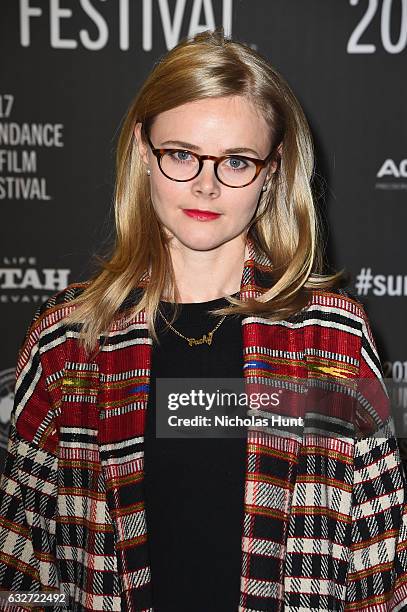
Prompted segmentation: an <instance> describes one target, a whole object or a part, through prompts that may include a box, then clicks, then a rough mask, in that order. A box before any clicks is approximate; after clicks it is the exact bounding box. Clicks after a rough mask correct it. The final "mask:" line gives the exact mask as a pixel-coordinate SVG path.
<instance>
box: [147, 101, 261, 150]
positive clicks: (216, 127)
mask: <svg viewBox="0 0 407 612" xmlns="http://www.w3.org/2000/svg"><path fill="white" fill-rule="evenodd" d="M270 131H271V129H270V126H269V125H268V124H267V122H266V120H265V118H264V117H263V116H262V114H261V112H260V111H259V110H258V108H257V107H256V106H255V104H254V103H253V101H251V100H250V99H248V98H246V97H243V96H228V97H219V98H207V99H204V100H196V101H194V102H187V103H186V104H182V105H180V106H177V107H176V108H172V109H171V110H168V111H165V112H163V113H160V114H159V115H157V117H156V118H155V121H154V123H153V126H152V130H151V133H152V135H153V136H154V138H156V139H159V140H162V141H164V140H170V139H176V140H185V141H188V142H191V143H195V144H196V145H197V146H199V147H205V146H211V147H212V148H213V147H214V146H217V145H219V146H221V147H233V146H243V145H247V146H253V145H256V146H257V147H258V148H264V149H267V148H268V146H269V145H270V140H271V135H270ZM156 146H157V145H156Z"/></svg>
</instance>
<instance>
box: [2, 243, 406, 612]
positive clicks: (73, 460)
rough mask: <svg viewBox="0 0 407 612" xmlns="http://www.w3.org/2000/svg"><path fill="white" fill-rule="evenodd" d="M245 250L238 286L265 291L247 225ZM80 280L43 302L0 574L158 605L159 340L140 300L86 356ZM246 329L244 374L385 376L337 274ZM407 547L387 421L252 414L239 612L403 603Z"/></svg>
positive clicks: (401, 487) (29, 340)
mask: <svg viewBox="0 0 407 612" xmlns="http://www.w3.org/2000/svg"><path fill="white" fill-rule="evenodd" d="M248 252H249V257H248V258H247V259H246V261H245V265H244V271H243V276H242V282H241V299H246V298H247V297H250V296H258V295H260V294H261V293H262V292H264V289H265V286H266V285H265V284H267V268H268V266H269V265H270V262H268V261H267V260H265V259H264V258H262V257H260V256H258V255H257V254H256V253H255V251H254V248H253V244H252V243H251V242H250V241H249V251H248ZM85 286H86V283H82V284H71V285H69V286H68V287H67V288H66V289H64V290H63V291H60V292H59V293H57V294H55V295H54V296H52V297H51V298H50V299H49V300H48V301H47V302H46V303H45V304H43V305H42V306H41V307H40V308H39V309H38V310H37V312H36V314H35V316H34V319H33V321H32V323H31V325H30V327H29V329H28V331H27V334H26V337H25V340H24V342H23V345H22V347H21V349H20V353H19V358H18V363H17V369H16V388H15V403H14V408H13V412H12V419H11V426H10V439H9V445H8V453H7V460H6V465H5V471H4V473H3V476H2V479H1V483H0V590H14V591H35V592H36V591H59V590H61V591H63V592H65V593H67V594H69V596H70V605H69V608H68V609H69V610H73V611H78V612H79V611H91V610H92V611H97V610H106V611H112V610H123V611H128V612H142V611H143V612H152V611H153V606H152V599H151V571H150V566H149V559H148V544H147V538H148V534H147V529H146V520H145V507H144V499H143V432H144V424H145V417H146V408H147V400H148V390H149V382H150V380H149V373H150V363H151V351H152V341H151V338H150V337H149V334H148V329H147V324H146V317H145V314H144V311H143V312H141V313H139V314H138V315H137V316H135V317H133V318H132V319H131V321H130V322H128V323H126V324H123V322H120V320H119V319H117V320H115V321H114V322H113V323H112V325H111V328H110V329H109V330H108V331H107V332H106V333H105V335H104V337H103V339H104V341H105V342H104V344H103V346H102V348H101V351H100V352H99V353H98V355H97V356H96V357H95V358H92V359H89V358H87V357H86V355H85V354H84V352H83V351H82V349H81V348H80V346H79V343H78V341H77V338H78V329H77V328H75V326H69V327H68V326H66V325H64V323H63V317H64V316H65V315H66V314H67V313H68V312H69V311H70V309H71V308H72V306H71V305H70V301H71V300H72V298H73V297H74V296H75V295H77V294H78V293H79V292H81V291H83V289H84V287H85ZM139 291H140V288H135V290H133V291H132V292H131V293H130V294H129V296H128V298H127V299H126V300H125V302H123V304H122V307H121V309H120V310H123V311H126V312H127V311H128V309H129V308H131V306H132V305H133V304H134V303H135V302H136V300H137V296H139ZM127 314H128V312H127ZM242 338H243V352H244V355H243V356H244V370H243V376H244V377H245V381H247V384H248V385H256V384H257V383H260V384H267V381H271V380H273V379H275V378H278V377H279V378H280V379H285V380H287V381H290V380H291V379H292V377H298V378H301V379H304V378H309V377H311V376H312V377H315V378H316V379H318V378H319V379H320V380H329V379H330V378H332V377H334V378H335V377H336V378H338V377H339V378H341V379H345V380H346V381H352V380H354V379H357V378H358V377H359V378H363V379H376V380H377V381H380V380H381V379H382V370H381V366H380V361H379V358H378V355H377V351H376V347H375V343H374V340H373V338H372V334H371V331H370V327H369V322H368V319H367V317H366V314H365V312H364V309H363V307H362V305H361V304H360V303H359V302H358V301H357V300H356V299H355V298H354V297H351V296H350V295H349V294H348V293H346V292H344V291H342V290H334V291H328V290H325V291H320V290H318V291H316V290H314V291H313V292H312V297H311V300H310V303H309V305H308V306H307V307H306V308H305V309H303V310H302V311H301V312H300V313H299V314H298V315H296V316H295V317H294V318H293V319H292V320H288V321H281V322H270V321H269V320H267V319H265V318H262V317H259V316H256V317H252V316H246V317H243V318H242ZM364 408H365V409H366V411H367V412H369V401H368V399H366V398H365V401H364ZM186 459H187V458H186ZM276 462H279V463H280V466H283V468H284V470H285V474H286V478H285V479H284V480H281V478H279V477H278V475H274V467H273V466H274V465H276ZM179 503H180V504H182V499H180V500H179ZM406 547H407V513H406V484H405V478H404V474H403V470H402V467H401V463H400V457H399V451H398V447H397V443H396V439H395V438H394V436H393V434H392V431H391V428H390V427H389V424H385V425H384V426H383V431H382V433H381V435H379V436H368V437H364V438H362V439H360V438H358V437H357V436H355V437H345V436H341V437H339V436H338V437H335V436H322V437H319V436H317V435H314V434H312V433H305V434H304V435H303V436H295V435H293V436H279V435H275V434H274V433H273V432H272V431H271V430H256V429H255V428H250V427H249V428H248V434H247V453H246V479H245V501H244V523H243V527H242V540H241V579H240V605H239V609H238V611H236V612H266V611H267V612H269V611H270V612H271V611H278V610H288V611H290V612H299V611H308V610H365V611H372V612H373V611H375V612H378V611H384V610H407V584H406V577H407V558H406ZM197 554H199V551H197ZM219 579H220V580H221V579H222V578H221V576H220V577H219ZM2 605H3V608H1V609H7V610H11V611H13V610H30V609H32V608H30V607H23V606H20V607H19V606H11V605H8V607H5V604H4V603H3V604H1V602H0V606H2ZM36 609H39V608H36ZM40 609H42V608H40ZM45 609H46V608H44V610H45ZM191 612H193V611H191ZM208 612H209V611H208ZM225 612H233V611H225Z"/></svg>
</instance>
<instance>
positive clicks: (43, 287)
mask: <svg viewBox="0 0 407 612" xmlns="http://www.w3.org/2000/svg"><path fill="white" fill-rule="evenodd" d="M70 273H71V270H70V269H66V268H43V267H41V266H40V265H39V264H38V262H37V258H36V257H2V258H1V259H0V303H1V304H19V303H24V304H35V303H38V304H41V303H42V302H45V301H46V300H47V299H48V298H49V297H50V293H55V292H57V291H60V290H62V289H65V287H66V286H67V285H68V284H69V275H70Z"/></svg>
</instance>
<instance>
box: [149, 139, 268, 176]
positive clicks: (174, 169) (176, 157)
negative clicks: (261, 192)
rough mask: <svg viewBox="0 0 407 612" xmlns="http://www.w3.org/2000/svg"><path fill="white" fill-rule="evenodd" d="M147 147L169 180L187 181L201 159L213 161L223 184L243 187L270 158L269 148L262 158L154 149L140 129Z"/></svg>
mask: <svg viewBox="0 0 407 612" xmlns="http://www.w3.org/2000/svg"><path fill="white" fill-rule="evenodd" d="M144 134H145V136H146V138H147V141H148V144H149V145H150V147H151V151H152V152H153V154H154V155H155V156H156V158H157V162H158V166H159V168H160V170H161V172H162V173H163V174H164V176H166V177H167V178H168V179H170V180H171V181H179V182H181V183H182V182H185V181H191V180H192V179H194V178H195V177H196V176H198V174H199V173H200V172H201V170H202V168H203V163H204V160H205V159H211V160H212V161H214V162H215V164H214V171H215V175H216V178H217V179H218V181H220V182H221V183H222V184H223V185H226V186H227V187H246V186H247V185H250V184H251V183H253V181H254V180H255V179H256V178H257V177H258V175H259V172H260V170H261V169H262V168H264V166H266V165H267V163H268V162H269V161H270V159H271V158H272V155H273V152H274V149H273V151H271V152H270V153H269V155H267V157H266V158H265V159H256V158H254V157H245V156H243V155H222V156H221V157H215V156H214V155H198V153H193V152H192V151H188V150H187V149H156V148H155V147H154V145H153V143H152V142H151V140H150V138H149V136H148V135H147V133H146V132H144Z"/></svg>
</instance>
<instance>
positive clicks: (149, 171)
mask: <svg viewBox="0 0 407 612" xmlns="http://www.w3.org/2000/svg"><path fill="white" fill-rule="evenodd" d="M147 174H148V176H150V174H151V170H150V168H148V170H147Z"/></svg>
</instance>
